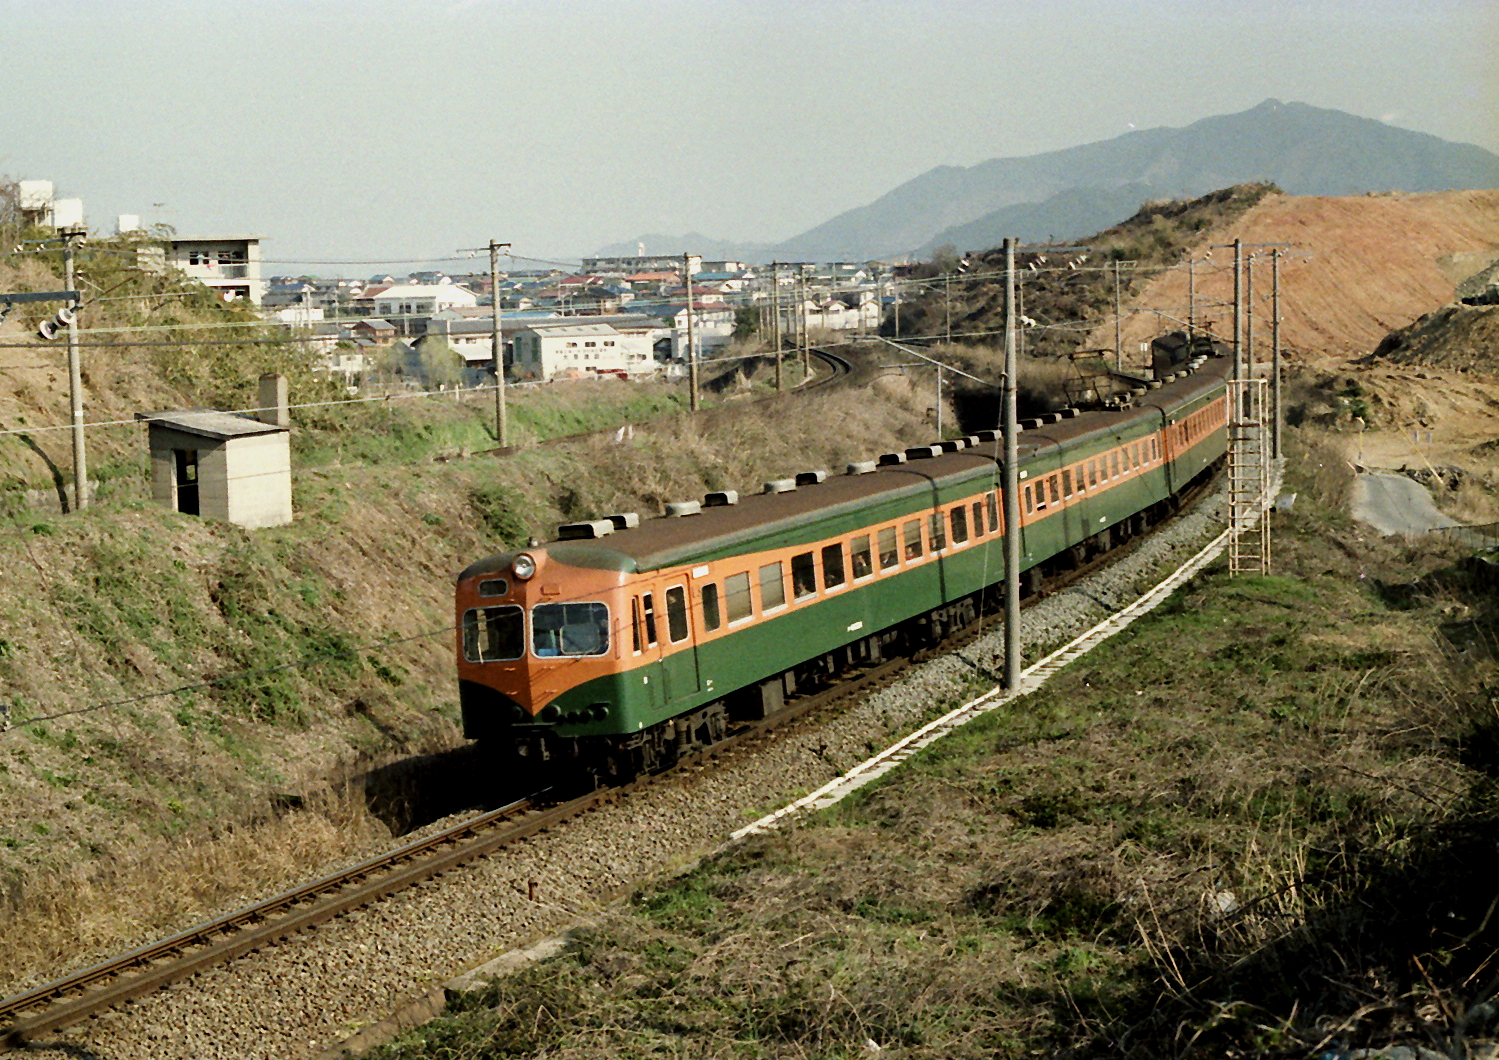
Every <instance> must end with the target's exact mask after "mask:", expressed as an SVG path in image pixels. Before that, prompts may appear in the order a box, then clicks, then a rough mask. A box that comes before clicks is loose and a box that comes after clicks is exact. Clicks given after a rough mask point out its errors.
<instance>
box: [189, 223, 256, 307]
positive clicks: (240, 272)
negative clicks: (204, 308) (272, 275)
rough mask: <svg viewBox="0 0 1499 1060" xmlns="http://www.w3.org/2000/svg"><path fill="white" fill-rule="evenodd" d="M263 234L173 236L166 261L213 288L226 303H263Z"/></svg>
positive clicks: (191, 277)
mask: <svg viewBox="0 0 1499 1060" xmlns="http://www.w3.org/2000/svg"><path fill="white" fill-rule="evenodd" d="M260 239H261V237H260V236H192V237H186V236H182V237H178V236H174V237H173V238H172V239H171V240H170V241H169V242H168V244H167V255H166V256H167V264H168V265H169V266H171V267H172V268H174V269H178V270H180V271H181V272H182V273H183V274H185V275H186V276H187V277H188V278H189V279H193V280H197V281H198V282H199V283H201V284H203V285H204V286H205V287H209V288H212V289H213V290H214V291H215V292H217V293H218V295H219V296H220V297H221V298H223V299H224V301H226V302H233V301H237V300H241V299H243V300H247V301H249V302H250V304H252V305H260V304H261V301H262V300H263V299H264V296H265V281H264V280H262V279H261V277H260Z"/></svg>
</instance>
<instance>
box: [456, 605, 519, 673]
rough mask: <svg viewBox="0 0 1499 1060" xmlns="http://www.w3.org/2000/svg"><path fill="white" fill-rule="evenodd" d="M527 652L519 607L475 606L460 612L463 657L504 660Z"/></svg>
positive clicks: (488, 660)
mask: <svg viewBox="0 0 1499 1060" xmlns="http://www.w3.org/2000/svg"><path fill="white" fill-rule="evenodd" d="M525 653H526V623H525V617H524V615H523V614H522V612H521V609H520V608H518V607H515V606H514V605H508V606H505V607H476V608H473V609H472V610H469V611H465V612H464V613H463V657H464V658H465V659H467V660H468V661H469V662H477V663H486V662H505V661H507V660H509V659H519V658H520V657H521V656H522V655H524V654H525Z"/></svg>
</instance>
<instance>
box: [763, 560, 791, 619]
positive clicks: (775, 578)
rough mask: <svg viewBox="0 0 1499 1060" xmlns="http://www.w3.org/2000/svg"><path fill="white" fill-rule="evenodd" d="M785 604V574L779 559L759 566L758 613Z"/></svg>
mask: <svg viewBox="0 0 1499 1060" xmlns="http://www.w3.org/2000/svg"><path fill="white" fill-rule="evenodd" d="M784 606H786V575H785V573H784V572H783V571H782V568H781V564H780V562H779V561H777V562H775V563H767V564H765V566H763V567H761V568H760V613H761V614H764V613H765V612H766V611H770V610H772V609H774V608H777V607H784Z"/></svg>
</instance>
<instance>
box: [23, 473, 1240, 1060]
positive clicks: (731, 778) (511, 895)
mask: <svg viewBox="0 0 1499 1060" xmlns="http://www.w3.org/2000/svg"><path fill="white" fill-rule="evenodd" d="M1223 510H1224V504H1223V501H1222V498H1221V495H1218V494H1214V495H1210V496H1209V497H1207V498H1206V499H1204V500H1203V501H1202V502H1201V503H1199V504H1198V506H1197V507H1196V509H1194V510H1193V511H1192V512H1190V513H1189V514H1187V515H1185V516H1182V517H1180V518H1178V519H1176V520H1174V521H1173V522H1172V523H1171V524H1169V525H1168V526H1166V527H1165V528H1163V529H1162V530H1160V531H1158V532H1157V533H1156V534H1154V535H1152V536H1151V537H1150V538H1148V539H1146V540H1145V541H1144V542H1142V543H1141V544H1139V545H1138V546H1137V547H1136V548H1135V549H1134V550H1133V551H1131V552H1130V553H1129V554H1128V555H1126V556H1124V557H1123V558H1122V559H1121V560H1120V561H1118V562H1117V563H1115V564H1113V565H1111V566H1110V567H1109V568H1107V569H1106V570H1102V571H1099V572H1098V573H1096V574H1094V575H1092V576H1091V577H1089V578H1086V579H1084V580H1083V581H1080V582H1078V583H1077V584H1075V585H1073V586H1071V587H1070V588H1068V589H1065V590H1063V591H1060V592H1058V593H1056V594H1055V595H1054V596H1051V597H1048V598H1046V599H1044V600H1042V601H1040V602H1039V603H1037V604H1036V605H1035V606H1033V607H1031V608H1029V609H1028V610H1027V611H1026V612H1025V614H1024V617H1023V621H1024V624H1025V629H1024V631H1023V635H1022V642H1023V644H1024V646H1025V654H1026V656H1027V657H1028V658H1034V657H1036V656H1037V655H1038V654H1040V653H1041V652H1043V651H1046V650H1049V649H1051V648H1053V647H1055V646H1057V645H1058V644H1061V643H1063V642H1064V641H1066V640H1067V639H1069V638H1070V637H1072V636H1074V635H1076V634H1077V633H1079V632H1081V631H1082V630H1084V629H1087V628H1089V627H1090V626H1092V625H1093V624H1095V623H1096V622H1098V621H1099V620H1100V619H1102V618H1104V617H1105V616H1107V615H1108V614H1110V613H1112V612H1113V611H1115V610H1117V609H1118V608H1119V607H1121V606H1123V605H1124V604H1126V603H1128V602H1130V601H1131V600H1133V599H1134V598H1135V597H1136V596H1138V595H1139V593H1140V592H1141V591H1142V590H1143V589H1145V588H1148V587H1149V586H1150V585H1153V584H1154V583H1155V582H1156V581H1158V580H1159V578H1160V576H1161V575H1162V574H1163V573H1164V572H1165V571H1167V570H1170V569H1173V568H1175V567H1176V566H1179V565H1180V564H1182V563H1183V562H1185V561H1186V560H1187V559H1188V558H1190V557H1191V556H1192V555H1193V554H1194V553H1195V552H1196V551H1197V550H1198V549H1199V548H1200V547H1201V546H1202V545H1203V544H1204V543H1205V542H1206V541H1208V540H1209V539H1210V538H1211V537H1213V536H1214V535H1215V534H1216V533H1218V532H1219V531H1220V530H1221V529H1222V526H1223V518H1222V516H1223ZM1003 652H1004V645H1003V635H1002V632H1001V631H999V630H994V631H992V632H990V633H988V634H986V635H985V636H984V637H982V638H980V639H979V640H977V641H975V642H973V643H972V644H970V645H968V646H967V647H964V648H963V649H961V650H960V651H957V652H954V653H952V654H949V655H946V656H943V657H941V658H938V659H934V660H932V661H930V662H927V663H924V664H921V665H919V666H916V667H913V668H912V669H911V670H910V671H909V672H908V673H907V674H906V675H904V676H903V677H902V678H901V679H900V680H898V681H897V682H896V683H895V684H893V685H891V686H890V687H888V688H885V689H882V690H880V691H878V692H876V693H873V694H871V695H870V696H868V697H867V698H865V699H864V700H863V701H861V702H859V703H858V704H856V705H854V706H852V707H849V708H848V709H847V710H845V711H844V712H842V713H840V714H839V715H838V716H836V717H834V718H831V719H828V720H825V721H821V722H804V723H796V724H793V725H790V726H788V727H787V729H786V730H785V731H783V732H782V733H780V734H778V735H777V737H776V738H775V739H773V740H771V741H768V742H767V743H766V744H762V745H761V746H759V747H758V748H756V749H754V751H753V753H752V754H739V753H731V754H727V755H725V756H724V757H723V758H722V759H721V760H720V761H719V762H718V763H716V764H715V766H714V767H713V768H711V769H703V770H700V771H699V772H698V773H697V775H696V776H695V778H694V779H693V780H691V782H686V783H673V784H660V785H653V786H651V787H650V788H649V789H647V790H645V791H643V792H641V793H638V794H635V795H630V796H627V797H625V798H623V799H622V800H620V801H619V802H617V803H614V804H611V805H608V806H606V807H604V808H603V809H601V810H598V811H596V812H593V813H590V814H586V815H585V816H583V817H581V818H577V819H574V820H573V821H571V822H569V823H567V824H566V825H565V826H563V827H561V828H558V829H557V830H556V831H554V832H550V833H544V834H542V835H540V836H537V837H535V838H532V839H530V840H527V841H526V842H524V843H523V844H521V845H520V846H518V847H513V848H510V849H509V850H507V851H506V852H505V853H503V854H501V855H498V856H496V857H493V858H489V859H485V860H483V861H479V862H476V863H473V864H470V865H468V866H465V867H464V868H462V869H459V870H456V871H454V872H452V873H450V874H449V875H447V876H445V877H442V878H440V879H437V880H433V881H430V882H428V883H425V884H422V885H420V886H419V887H417V888H415V889H414V890H411V891H407V892H404V893H402V894H399V895H396V896H395V897H393V898H391V899H389V900H388V901H386V902H384V903H382V904H381V905H379V906H376V907H373V908H369V909H365V910H360V911H358V912H355V913H352V914H349V915H348V916H345V917H344V918H342V919H340V920H337V921H335V922H333V923H330V924H327V925H324V926H322V927H320V928H317V929H316V930H313V931H310V932H306V933H304V934H302V935H299V936H296V937H295V938H292V939H288V940H287V941H285V942H283V943H281V944H278V945H276V946H274V947H272V948H270V949H267V950H264V951H262V952H260V953H257V954H252V955H250V956H247V957H244V958H241V959H239V960H237V961H235V962H233V963H232V964H230V965H227V966H225V967H223V968H219V969H215V970H213V971H209V972H205V973H203V974H202V975H199V976H197V977H195V978H193V979H191V980H187V981H185V982H182V983H179V984H177V985H175V986H173V987H170V988H168V989H166V990H164V991H162V992H161V993H158V994H155V995H152V996H150V997H147V998H144V999H142V1000H139V1001H136V1002H134V1003H132V1004H131V1005H130V1006H129V1007H127V1008H125V1009H122V1010H119V1011H116V1012H113V1013H109V1014H107V1015H103V1016H100V1017H97V1018H95V1019H93V1020H91V1021H89V1022H87V1023H83V1024H79V1025H77V1026H75V1027H71V1028H68V1029H67V1030H66V1031H64V1032H61V1033H59V1034H58V1035H56V1036H55V1037H54V1038H52V1039H49V1040H47V1041H43V1042H35V1043H32V1045H31V1046H30V1049H29V1051H28V1052H27V1053H26V1054H25V1055H27V1056H28V1057H31V1058H33V1060H54V1058H55V1060H76V1058H77V1057H79V1056H89V1057H93V1058H97V1060H141V1058H145V1057H150V1058H152V1060H178V1058H181V1060H210V1058H218V1057H223V1058H226V1060H229V1058H232V1060H261V1058H263V1060H295V1058H298V1057H309V1056H315V1055H316V1054H318V1053H319V1052H321V1051H322V1050H324V1049H327V1048H329V1047H331V1046H334V1045H336V1044H337V1043H338V1042H340V1041H343V1040H344V1039H345V1038H347V1037H348V1036H349V1035H351V1034H352V1033H354V1032H355V1031H356V1030H358V1029H359V1028H361V1027H362V1026H364V1025H366V1024H368V1023H369V1022H372V1021H373V1020H377V1019H379V1018H381V1017H383V1016H384V1015H386V1014H387V1013H389V1012H390V1011H392V1010H393V1009H394V1008H395V1007H397V1006H398V1005H399V1004H400V1002H401V1001H402V1000H403V999H406V998H409V997H412V996H413V995H416V994H420V993H422V992H424V991H427V990H429V989H431V988H432V987H434V986H436V985H438V984H439V983H441V982H443V981H445V980H447V979H449V978H452V977H453V976H455V975H457V974H458V973H460V972H463V971H465V970H467V969H469V968H472V967H474V966H475V965H477V964H480V963H482V962H484V961H487V960H490V959H491V958H493V957H495V956H496V955H498V954H500V953H503V952H505V951H508V950H511V949H514V948H517V947H519V946H522V945H525V944H527V943H528V942H531V941H533V940H535V939H536V938H538V937H541V936H544V935H547V934H551V933H553V932H557V931H560V930H562V929H564V928H566V927H567V926H569V925H570V924H572V923H574V922H576V921H578V920H580V919H582V918H584V917H585V916H586V915H587V914H588V913H589V912H590V911H591V910H593V909H595V908H596V907H598V906H599V905H600V904H603V903H605V902H607V901H608V900H610V899H611V898H613V897H615V896H617V895H618V894H620V893H621V892H623V891H627V890H629V889H630V888H632V887H633V886H635V885H637V884H639V883H642V882H644V881H647V880H650V879H652V878H655V877H660V876H662V875H665V874H669V873H671V872H673V871H676V870H678V869H680V868H681V867H683V866H685V865H687V864H690V863H691V862H692V861H693V860H694V859H696V858H697V857H699V856H701V854H702V853H703V852H704V851H708V850H711V849H713V848H714V847H715V846H717V845H718V844H719V843H721V842H722V840H723V838H724V837H725V836H726V835H727V834H728V833H729V832H731V831H733V830H734V829H736V828H738V827H740V826H742V825H744V824H746V823H748V822H749V821H751V820H754V819H755V818H757V817H759V816H760V815H761V814H763V813H766V812H768V811H770V810H772V809H774V808H775V807H776V806H777V805H780V804H781V803H783V802H785V801H787V800H788V799H789V798H791V797H793V796H795V795H798V794H800V793H802V792H804V791H807V790H809V789H811V788H816V787H818V786H819V785H821V784H823V783H825V782H827V781H828V780H831V779H833V778H834V777H836V776H838V775H840V774H841V773H842V772H843V771H844V770H846V769H849V768H851V767H852V766H854V765H856V764H858V763H859V762H861V761H863V760H864V759H865V758H866V757H868V755H869V749H870V748H871V747H883V746H886V745H887V744H889V743H891V742H893V740H894V739H895V738H898V737H900V736H902V735H904V734H905V733H907V732H910V731H912V730H913V729H915V728H917V727H918V726H919V725H920V724H922V723H923V722H925V721H927V720H929V719H930V718H932V717H933V716H935V715H936V714H939V713H941V710H942V708H943V705H944V704H950V703H951V702H953V701H954V697H955V696H957V695H958V694H960V693H961V692H962V691H963V690H964V688H965V686H966V685H967V683H968V682H969V681H970V680H971V678H972V677H973V675H974V674H975V672H976V671H987V672H996V671H1002V670H1003ZM533 884H534V895H535V897H534V900H532V899H531V898H530V897H529V896H528V892H529V891H530V890H531V888H532V885H533Z"/></svg>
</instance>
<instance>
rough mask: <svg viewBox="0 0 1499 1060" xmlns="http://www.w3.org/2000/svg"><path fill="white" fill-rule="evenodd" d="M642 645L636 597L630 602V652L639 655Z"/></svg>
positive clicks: (638, 607) (638, 604)
mask: <svg viewBox="0 0 1499 1060" xmlns="http://www.w3.org/2000/svg"><path fill="white" fill-rule="evenodd" d="M643 644H644V641H643V640H642V638H641V623H640V597H638V596H637V597H635V598H634V599H632V600H631V601H630V650H631V651H633V652H634V653H635V654H636V655H639V654H640V649H641V646H642V645H643Z"/></svg>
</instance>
